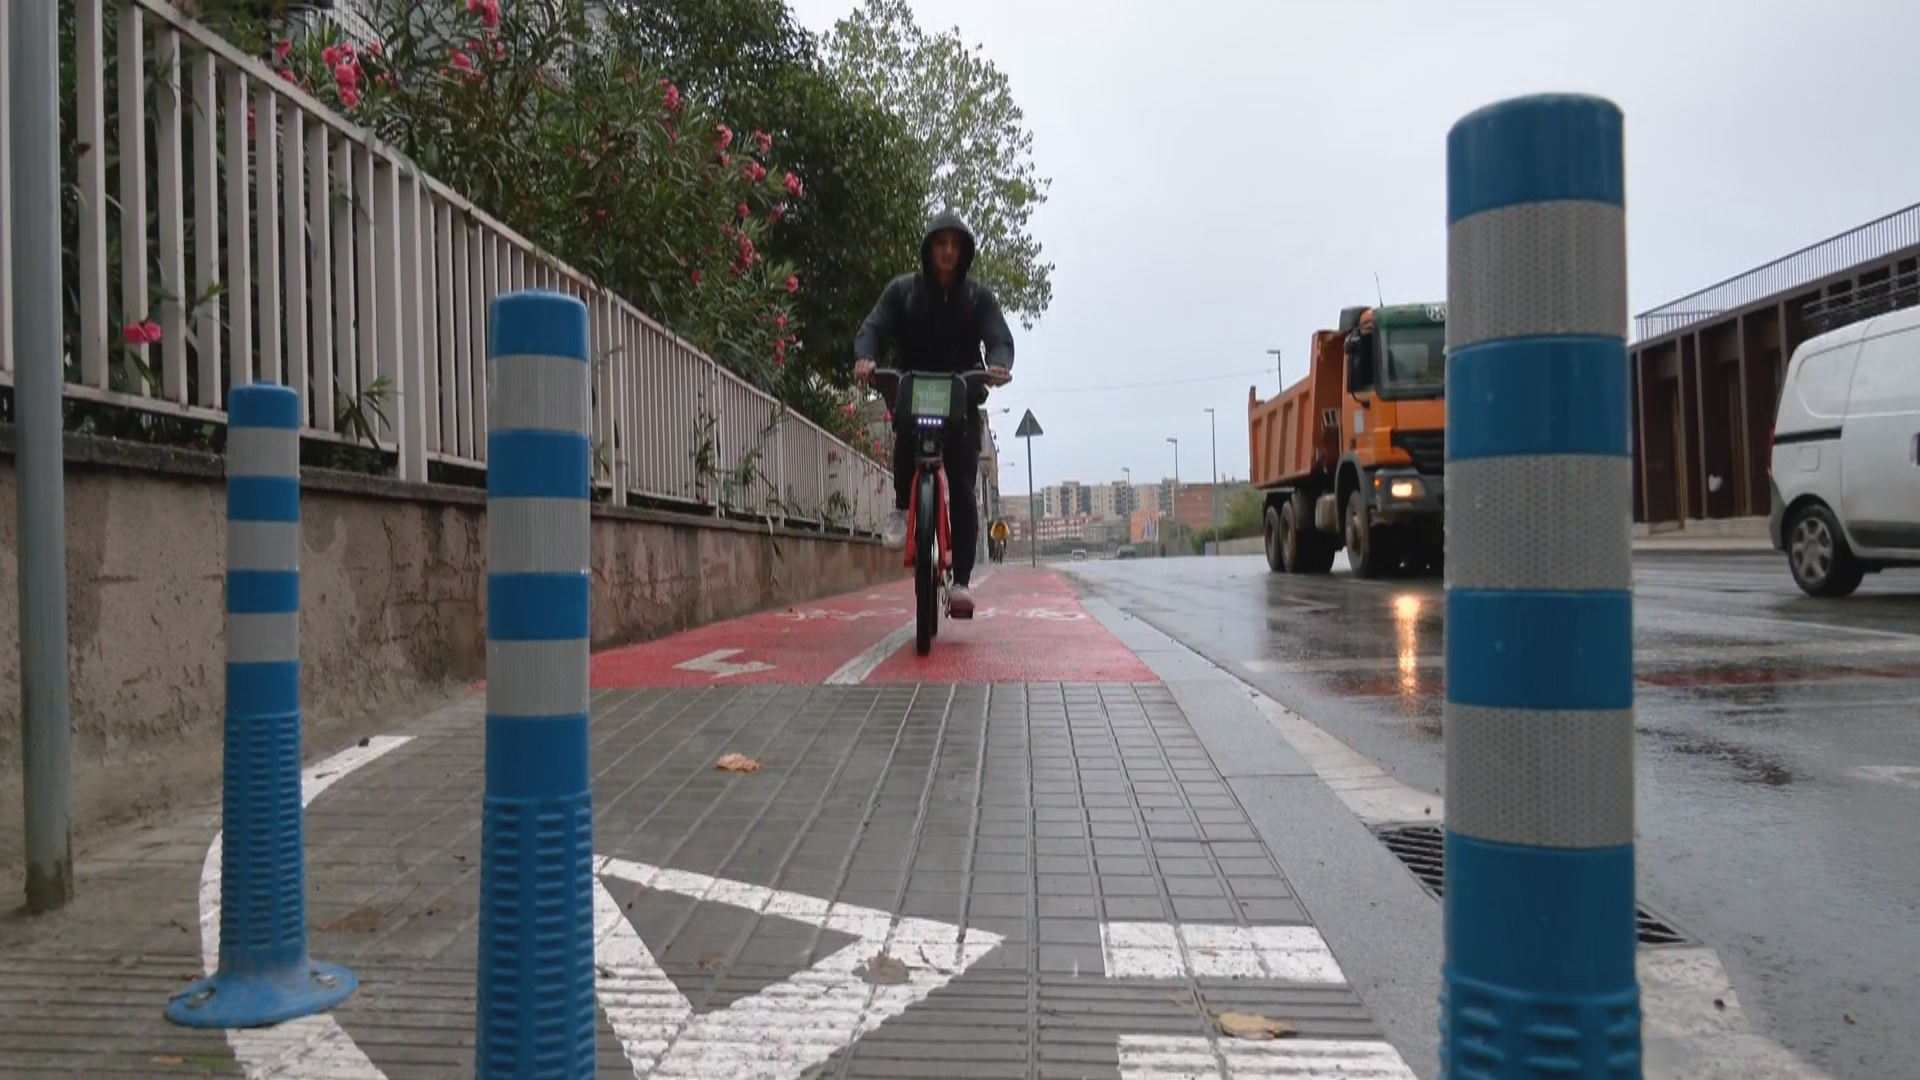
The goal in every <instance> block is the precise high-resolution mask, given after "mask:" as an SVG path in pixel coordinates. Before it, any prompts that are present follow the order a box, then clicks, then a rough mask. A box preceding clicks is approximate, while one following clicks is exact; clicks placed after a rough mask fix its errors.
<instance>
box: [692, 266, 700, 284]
mask: <svg viewBox="0 0 1920 1080" xmlns="http://www.w3.org/2000/svg"><path fill="white" fill-rule="evenodd" d="M693 283H694V284H695V285H698V284H700V270H699V268H698V267H695V268H694V271H693Z"/></svg>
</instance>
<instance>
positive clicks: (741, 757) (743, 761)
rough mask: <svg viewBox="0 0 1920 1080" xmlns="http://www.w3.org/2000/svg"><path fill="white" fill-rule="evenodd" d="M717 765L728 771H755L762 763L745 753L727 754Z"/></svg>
mask: <svg viewBox="0 0 1920 1080" xmlns="http://www.w3.org/2000/svg"><path fill="white" fill-rule="evenodd" d="M715 767H716V768H721V769H725V770H727V771H728V772H753V771H754V770H756V769H758V768H759V767H760V763H759V762H757V761H755V760H753V759H752V758H750V757H748V756H747V755H745V754H726V755H724V756H722V757H721V758H720V762H719V764H718V765H717V766H715Z"/></svg>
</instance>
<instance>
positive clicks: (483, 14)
mask: <svg viewBox="0 0 1920 1080" xmlns="http://www.w3.org/2000/svg"><path fill="white" fill-rule="evenodd" d="M467 14H469V15H473V16H475V17H477V18H478V19H479V20H480V25H481V26H484V27H486V28H487V29H489V30H491V29H493V28H494V27H496V26H499V25H500V2H499V0H467Z"/></svg>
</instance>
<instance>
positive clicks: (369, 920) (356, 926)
mask: <svg viewBox="0 0 1920 1080" xmlns="http://www.w3.org/2000/svg"><path fill="white" fill-rule="evenodd" d="M314 929H315V930H318V931H319V932H321V933H323V934H337V933H348V934H371V933H373V932H374V931H375V930H378V929H380V913H379V912H377V911H375V910H373V909H372V908H368V907H362V908H354V909H353V910H352V911H349V912H347V913H346V914H345V915H342V916H340V917H339V918H337V919H335V920H333V921H332V922H326V923H321V924H320V925H319V926H316V927H314Z"/></svg>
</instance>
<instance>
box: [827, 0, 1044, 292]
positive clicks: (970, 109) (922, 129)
mask: <svg viewBox="0 0 1920 1080" xmlns="http://www.w3.org/2000/svg"><path fill="white" fill-rule="evenodd" d="M825 53H826V57H827V60H828V62H829V63H830V64H831V66H832V67H833V69H834V71H835V72H836V73H837V74H838V76H839V78H840V79H842V80H844V81H845V82H846V83H847V85H849V86H853V87H856V88H858V90H859V91H860V92H861V93H862V94H864V95H866V96H867V97H868V98H869V99H871V100H873V101H875V102H877V103H879V104H880V105H881V106H882V107H883V108H885V109H886V110H887V111H888V112H890V113H892V114H893V115H895V116H898V117H900V118H902V119H903V120H904V121H905V122H906V125H907V128H908V130H910V131H911V132H912V133H913V134H914V136H915V137H916V138H917V139H918V141H919V143H920V147H921V152H922V153H923V154H924V155H925V156H924V158H923V159H922V160H921V161H920V162H919V164H920V166H921V175H923V176H926V177H929V178H930V179H931V184H930V190H929V191H928V198H927V201H926V204H925V206H924V207H923V210H924V211H925V212H927V213H931V212H933V211H935V210H939V209H942V208H946V207H952V208H953V209H956V210H958V211H960V213H961V214H962V215H964V216H965V217H966V219H967V223H968V224H969V225H971V226H972V227H973V231H974V234H975V235H976V236H977V237H978V238H979V241H980V258H979V263H978V264H977V265H978V269H977V270H976V271H975V275H976V276H977V277H978V278H979V279H980V280H981V281H983V282H985V283H986V284H987V285H989V286H990V287H992V289H993V291H994V293H995V294H996V295H997V296H998V297H999V299H1000V303H1001V306H1002V307H1004V308H1005V309H1006V310H1007V311H1008V312H1009V313H1010V314H1013V315H1015V316H1017V317H1018V318H1019V319H1020V322H1021V325H1023V326H1025V327H1027V328H1029V329H1031V328H1032V326H1033V324H1034V321H1035V320H1036V319H1038V318H1039V317H1040V316H1041V315H1042V314H1044V313H1045V312H1046V310H1047V305H1048V304H1049V303H1050V302H1051V301H1052V299H1053V282H1052V272H1053V264H1052V263H1048V262H1045V261H1043V260H1042V258H1041V251H1040V243H1039V241H1037V240H1035V239H1034V238H1033V235H1032V234H1031V233H1030V232H1029V231H1028V229H1027V222H1028V220H1029V219H1030V218H1031V217H1032V216H1033V211H1034V210H1035V209H1036V208H1037V207H1039V206H1040V205H1041V204H1042V203H1044V202H1046V199H1047V194H1046V193H1047V187H1048V185H1049V184H1050V181H1049V180H1047V179H1046V178H1044V177H1041V176H1039V175H1038V174H1037V173H1036V171H1035V169H1034V165H1033V161H1032V149H1033V134H1032V133H1031V132H1029V131H1028V130H1027V129H1026V124H1025V120H1026V118H1025V114H1023V113H1022V112H1021V111H1020V107H1019V106H1018V105H1016V104H1014V100H1013V90H1012V88H1011V86H1010V85H1009V84H1008V82H1007V77H1006V75H1005V74H1003V73H1002V72H1001V71H1000V70H999V69H998V68H996V67H994V65H993V63H992V62H991V61H989V60H988V59H986V57H985V56H983V55H982V54H981V49H980V46H978V45H975V46H973V47H971V48H969V47H968V46H967V44H966V42H965V41H963V40H961V38H960V32H959V30H958V29H957V28H956V29H952V30H947V31H945V32H942V33H938V34H929V33H927V32H926V31H923V30H922V29H921V28H920V26H919V24H917V23H916V22H915V21H914V18H913V9H912V8H911V7H910V6H909V5H908V3H907V0H866V6H864V7H862V8H859V9H857V10H856V11H854V13H853V14H851V15H849V16H847V17H846V18H844V19H842V20H840V22H839V23H837V24H835V26H834V28H833V30H832V31H831V32H830V33H829V34H828V35H827V38H826V42H825Z"/></svg>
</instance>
